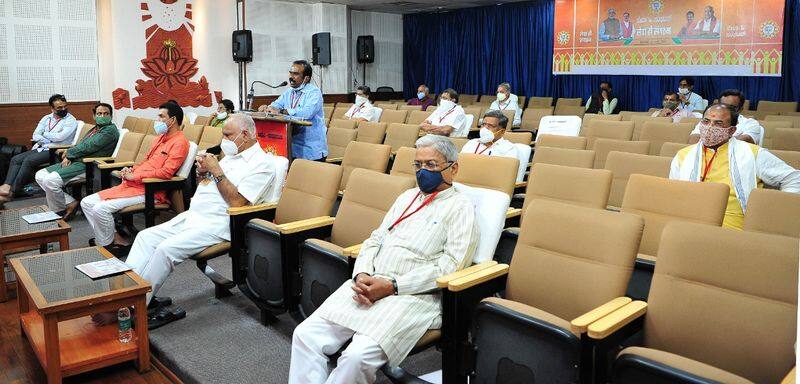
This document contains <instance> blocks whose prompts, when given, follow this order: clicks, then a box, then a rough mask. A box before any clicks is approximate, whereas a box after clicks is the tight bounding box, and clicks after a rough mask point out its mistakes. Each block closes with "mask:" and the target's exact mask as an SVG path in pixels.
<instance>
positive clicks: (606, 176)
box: [522, 163, 611, 214]
mask: <svg viewBox="0 0 800 384" xmlns="http://www.w3.org/2000/svg"><path fill="white" fill-rule="evenodd" d="M610 190H611V171H608V170H605V169H587V168H576V167H567V166H563V165H553V164H543V163H537V164H533V166H532V167H531V174H530V176H528V186H527V187H526V188H525V202H524V203H523V205H522V212H523V214H524V213H525V209H526V207H528V205H529V204H530V203H531V202H532V201H534V200H537V199H545V200H554V201H559V202H562V203H566V204H574V205H580V206H583V207H587V208H596V209H606V206H607V205H608V194H609V191H610Z"/></svg>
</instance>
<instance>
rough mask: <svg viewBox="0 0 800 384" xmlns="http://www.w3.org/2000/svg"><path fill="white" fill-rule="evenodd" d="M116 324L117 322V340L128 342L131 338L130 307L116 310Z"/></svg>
mask: <svg viewBox="0 0 800 384" xmlns="http://www.w3.org/2000/svg"><path fill="white" fill-rule="evenodd" d="M117 324H119V342H120V343H128V342H130V341H131V340H132V339H133V330H132V329H131V310H130V308H128V307H125V308H120V309H119V311H117Z"/></svg>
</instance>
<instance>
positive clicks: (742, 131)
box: [689, 89, 764, 145]
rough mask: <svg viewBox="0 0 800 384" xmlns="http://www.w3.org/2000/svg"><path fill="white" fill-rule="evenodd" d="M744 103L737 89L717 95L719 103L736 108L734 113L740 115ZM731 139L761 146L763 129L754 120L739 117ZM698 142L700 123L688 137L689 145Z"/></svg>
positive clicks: (741, 94) (743, 98)
mask: <svg viewBox="0 0 800 384" xmlns="http://www.w3.org/2000/svg"><path fill="white" fill-rule="evenodd" d="M744 101H745V97H744V94H743V93H742V92H741V91H739V90H738V89H728V90H725V91H722V94H721V95H719V102H720V103H721V104H728V105H731V106H733V107H734V108H736V113H742V108H743V107H744ZM733 137H735V138H736V139H738V140H742V141H746V142H748V143H750V144H755V145H761V140H762V139H763V138H764V127H762V126H761V124H759V123H758V120H756V119H750V118H747V117H746V116H742V115H739V121H737V122H736V133H734V134H733ZM698 140H700V123H697V126H696V127H695V128H694V130H693V131H692V134H691V136H689V144H694V143H696V142H697V141H698Z"/></svg>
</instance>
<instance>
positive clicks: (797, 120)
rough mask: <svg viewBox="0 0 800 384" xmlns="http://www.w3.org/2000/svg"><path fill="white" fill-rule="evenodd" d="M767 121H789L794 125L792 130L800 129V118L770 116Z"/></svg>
mask: <svg viewBox="0 0 800 384" xmlns="http://www.w3.org/2000/svg"><path fill="white" fill-rule="evenodd" d="M766 121H789V122H791V123H792V126H791V128H800V116H777V115H769V116H767V118H766Z"/></svg>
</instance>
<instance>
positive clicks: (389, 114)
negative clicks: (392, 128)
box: [380, 109, 408, 125]
mask: <svg viewBox="0 0 800 384" xmlns="http://www.w3.org/2000/svg"><path fill="white" fill-rule="evenodd" d="M406 117H408V111H407V110H398V111H396V110H393V109H387V110H385V111H383V113H382V114H381V119H380V122H381V123H387V124H389V125H392V124H393V123H399V124H405V122H406Z"/></svg>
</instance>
